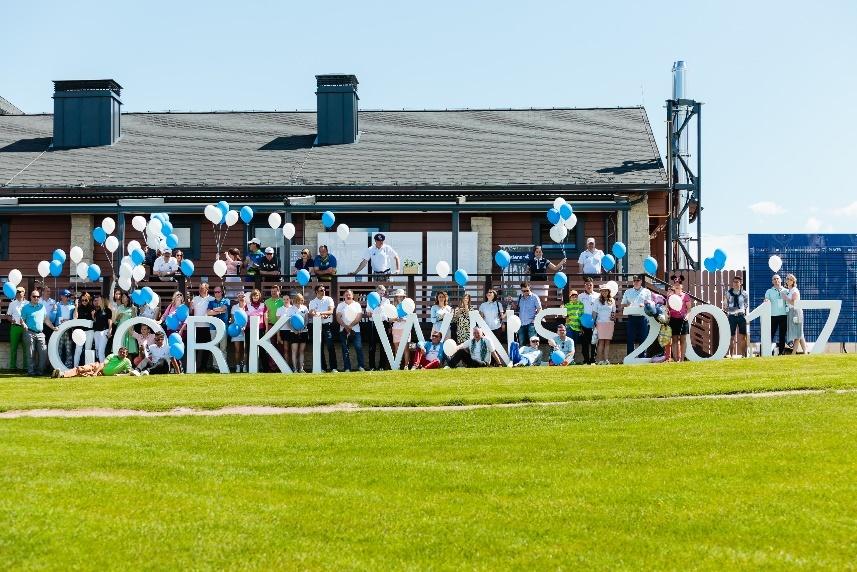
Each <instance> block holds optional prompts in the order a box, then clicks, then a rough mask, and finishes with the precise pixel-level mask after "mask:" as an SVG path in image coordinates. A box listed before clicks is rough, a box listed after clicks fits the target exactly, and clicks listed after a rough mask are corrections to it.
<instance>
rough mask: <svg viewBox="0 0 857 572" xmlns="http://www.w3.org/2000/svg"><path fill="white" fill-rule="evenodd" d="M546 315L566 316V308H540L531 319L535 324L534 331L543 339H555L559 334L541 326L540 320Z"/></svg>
mask: <svg viewBox="0 0 857 572" xmlns="http://www.w3.org/2000/svg"><path fill="white" fill-rule="evenodd" d="M547 316H562V317H563V318H565V317H566V316H568V310H566V309H565V307H562V308H542V310H541V311H540V312H539V313H538V314H536V319H535V320H534V321H533V325H535V326H536V333H537V334H538V335H540V336H541V337H543V338H545V339H548V340H555V339H556V338H558V337H559V334H557V333H556V332H552V331H550V330H548V329H547V328H545V327H544V326H542V320H544V319H545V317H547ZM563 323H565V320H563Z"/></svg>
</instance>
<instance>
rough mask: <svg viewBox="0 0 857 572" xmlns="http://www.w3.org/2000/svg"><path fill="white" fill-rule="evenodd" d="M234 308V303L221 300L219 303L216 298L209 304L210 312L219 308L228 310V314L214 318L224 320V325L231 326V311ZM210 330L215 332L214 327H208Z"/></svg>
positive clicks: (217, 315)
mask: <svg viewBox="0 0 857 572" xmlns="http://www.w3.org/2000/svg"><path fill="white" fill-rule="evenodd" d="M231 307H232V303H231V302H230V301H229V300H228V299H226V298H221V299H220V301H219V302H218V301H217V299H216V298H212V299H211V301H209V303H208V309H209V310H216V309H217V308H226V312H224V313H222V314H216V315H215V316H214V317H215V318H219V319H221V320H223V323H224V325H229V310H230V308H231ZM208 329H210V330H214V326H208Z"/></svg>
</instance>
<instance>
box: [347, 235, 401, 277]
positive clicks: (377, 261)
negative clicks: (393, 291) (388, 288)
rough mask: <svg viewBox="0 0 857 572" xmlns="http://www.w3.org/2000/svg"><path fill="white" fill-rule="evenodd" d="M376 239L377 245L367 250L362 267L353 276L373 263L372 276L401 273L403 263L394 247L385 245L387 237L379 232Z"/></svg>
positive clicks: (361, 262)
mask: <svg viewBox="0 0 857 572" xmlns="http://www.w3.org/2000/svg"><path fill="white" fill-rule="evenodd" d="M374 238H375V245H374V246H370V247H369V248H368V249H367V250H366V255H365V256H364V257H363V260H361V261H360V266H358V267H357V269H356V270H355V271H354V272H353V274H357V273H359V272H360V271H361V270H363V268H364V267H365V266H366V264H367V263H371V266H372V274H373V275H375V276H378V277H384V276H388V275H390V274H398V273H399V272H401V269H402V262H401V260H399V255H398V253H397V252H396V251H395V250H393V247H392V246H390V245H388V244H384V241H385V240H386V238H387V237H385V236H384V235H383V234H381V233H380V232H379V233H378V234H376V235H375V237H374ZM394 262H395V264H394Z"/></svg>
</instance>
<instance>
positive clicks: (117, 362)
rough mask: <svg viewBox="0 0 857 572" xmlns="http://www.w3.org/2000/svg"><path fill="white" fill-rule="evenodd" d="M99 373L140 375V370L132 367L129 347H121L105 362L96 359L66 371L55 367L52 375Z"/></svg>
mask: <svg viewBox="0 0 857 572" xmlns="http://www.w3.org/2000/svg"><path fill="white" fill-rule="evenodd" d="M97 375H103V376H114V375H140V372H138V371H136V370H134V369H133V368H132V367H131V360H130V359H129V358H128V348H125V347H121V348H119V353H118V354H110V355H108V356H107V359H105V360H104V362H103V363H102V362H100V361H96V362H93V363H88V364H86V365H81V366H78V367H73V368H71V369H67V370H65V371H60V370H58V369H55V370H54V373H53V375H52V376H51V377H63V378H65V377H95V376H97Z"/></svg>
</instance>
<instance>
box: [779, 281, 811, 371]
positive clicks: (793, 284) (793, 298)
mask: <svg viewBox="0 0 857 572" xmlns="http://www.w3.org/2000/svg"><path fill="white" fill-rule="evenodd" d="M782 295H783V300H785V301H786V304H788V307H789V315H788V318H787V319H788V328H787V331H786V340H787V341H788V342H789V343H792V344H794V345H793V346H792V352H793V353H796V354H797V353H803V354H805V353H806V340H805V339H804V337H803V310H801V309H800V308H795V304H797V302H798V301H799V300H800V290H798V288H797V278H796V277H795V275H794V274H787V275H786V289H785V290H783V293H782ZM798 347H800V349H801V350H800V352H798V351H797V350H798Z"/></svg>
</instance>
